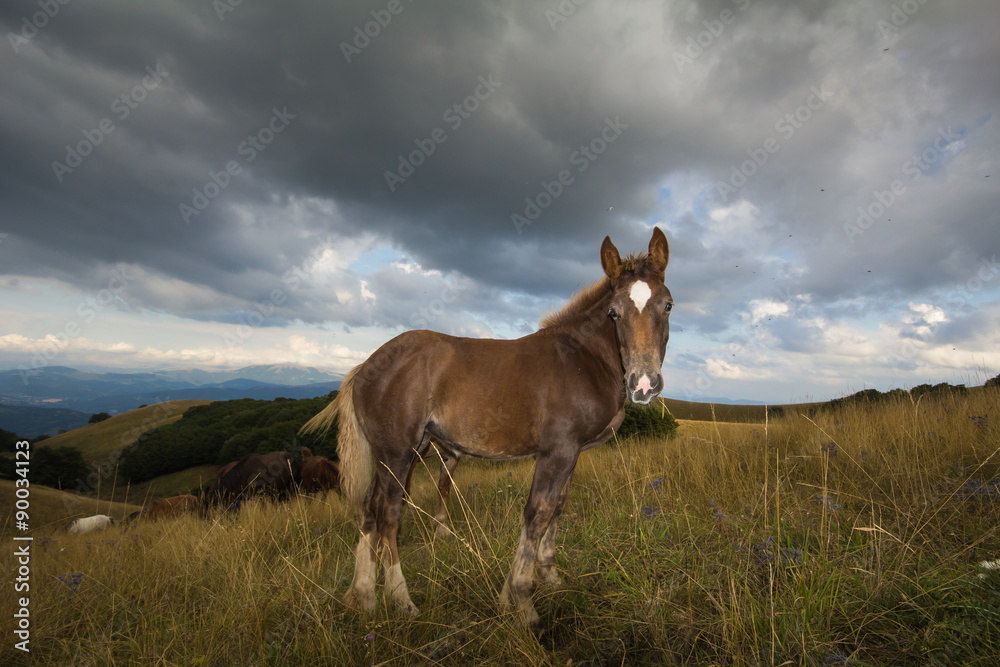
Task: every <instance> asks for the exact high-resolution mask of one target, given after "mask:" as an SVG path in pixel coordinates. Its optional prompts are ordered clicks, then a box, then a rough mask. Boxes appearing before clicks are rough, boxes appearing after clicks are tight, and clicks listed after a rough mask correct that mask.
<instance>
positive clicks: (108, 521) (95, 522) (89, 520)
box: [66, 514, 115, 535]
mask: <svg viewBox="0 0 1000 667" xmlns="http://www.w3.org/2000/svg"><path fill="white" fill-rule="evenodd" d="M114 524H115V520H114V519H113V518H111V517H110V516H108V515H107V514H95V515H94V516H88V517H83V518H82V519H74V520H73V521H70V522H69V523H68V524H66V532H67V533H69V534H70V535H83V534H85V533H93V532H96V531H98V530H104V529H105V528H107V527H108V526H113V525H114Z"/></svg>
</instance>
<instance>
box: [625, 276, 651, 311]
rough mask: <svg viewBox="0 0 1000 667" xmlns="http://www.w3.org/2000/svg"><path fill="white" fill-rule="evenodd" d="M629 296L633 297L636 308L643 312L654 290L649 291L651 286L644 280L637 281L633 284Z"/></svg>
mask: <svg viewBox="0 0 1000 667" xmlns="http://www.w3.org/2000/svg"><path fill="white" fill-rule="evenodd" d="M628 295H629V296H630V297H632V301H633V302H634V303H635V307H636V308H638V309H639V312H640V313H641V312H642V309H643V308H645V307H646V302H647V301H649V297H651V296H652V295H653V290H651V289H649V284H647V283H646V281H644V280H637V281H635V282H634V283H632V289H631V290H629V293H628Z"/></svg>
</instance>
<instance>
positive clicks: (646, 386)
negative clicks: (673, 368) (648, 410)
mask: <svg viewBox="0 0 1000 667" xmlns="http://www.w3.org/2000/svg"><path fill="white" fill-rule="evenodd" d="M625 387H626V389H627V390H628V395H629V399H630V400H631V401H632V402H633V403H636V404H638V405H648V404H649V402H650V401H652V400H653V398H654V397H655V396H656V395H657V394H659V393H660V391H661V390H662V389H663V375H661V374H660V373H654V374H653V377H652V378H650V376H649V375H648V374H647V373H642V374H641V375H640V374H638V373H630V374H629V376H628V379H627V381H626V383H625Z"/></svg>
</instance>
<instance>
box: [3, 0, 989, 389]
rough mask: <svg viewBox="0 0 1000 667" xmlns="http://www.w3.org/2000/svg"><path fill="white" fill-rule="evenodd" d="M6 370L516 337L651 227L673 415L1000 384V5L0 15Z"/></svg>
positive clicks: (359, 351) (13, 6)
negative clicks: (604, 245)
mask: <svg viewBox="0 0 1000 667" xmlns="http://www.w3.org/2000/svg"><path fill="white" fill-rule="evenodd" d="M0 27H2V32H3V35H4V36H5V41H6V43H5V44H3V45H0V91H2V94H0V155H2V160H0V202H2V207H0V211H2V213H0V368H18V367H27V368H30V367H37V366H45V365H66V366H75V367H80V368H87V369H109V368H120V369H139V368H146V369H151V368H167V367H204V368H208V367H239V366H244V365H249V364H256V363H297V364H303V365H310V366H317V367H321V368H326V369H329V370H335V371H344V370H347V369H348V368H350V367H351V366H353V365H355V364H357V363H359V362H361V361H363V360H364V359H365V358H366V357H367V355H368V354H369V353H370V352H371V351H373V350H374V349H375V348H377V347H378V346H379V345H380V344H382V343H383V342H385V341H386V340H388V339H390V338H392V337H393V336H395V335H397V334H398V333H400V332H402V331H404V330H406V329H411V328H430V329H435V330H439V331H443V332H447V333H452V334H457V335H466V336H493V337H503V338H511V337H518V336H522V335H525V334H527V333H530V332H532V331H534V330H535V329H536V328H537V324H538V321H539V319H540V318H541V317H543V316H544V315H545V314H546V313H547V312H549V311H551V310H553V309H555V308H558V307H559V305H560V304H562V303H563V302H564V301H565V300H566V299H567V298H568V297H570V296H571V295H572V294H573V293H574V292H575V291H576V290H578V289H580V288H582V287H584V286H585V285H587V284H589V283H590V282H592V281H594V280H596V279H598V278H599V277H600V276H601V268H600V262H599V258H598V251H599V248H600V244H601V241H602V240H603V238H604V236H605V235H607V234H610V235H611V238H612V240H613V241H614V242H615V243H616V244H617V246H618V248H619V249H620V250H621V251H622V252H623V253H625V252H629V251H633V250H641V249H645V247H646V245H647V244H648V241H649V237H650V234H651V229H652V227H653V226H659V227H660V228H661V229H663V231H664V232H665V233H666V235H667V238H668V240H669V242H670V247H671V261H670V265H669V266H668V268H667V272H666V282H667V285H668V286H669V287H670V289H671V292H672V293H673V295H674V299H675V301H676V308H674V311H673V314H672V316H671V318H672V324H673V326H672V332H671V334H672V335H671V339H670V344H669V346H668V348H667V358H666V361H665V363H664V377H665V381H666V388H665V390H664V394H665V395H667V396H671V397H676V398H687V399H692V400H698V399H699V398H703V397H719V396H724V397H729V398H734V399H755V400H761V401H768V402H791V401H802V400H824V399H827V398H831V397H835V396H841V395H844V394H846V393H851V392H853V391H857V390H860V389H864V388H868V387H875V388H878V389H883V390H885V389H888V388H891V387H910V386H914V385H916V384H921V383H924V382H942V381H948V382H969V383H972V384H981V383H982V382H983V381H984V380H985V379H987V378H989V377H992V376H993V375H996V374H997V373H998V372H1000V343H998V337H997V332H998V331H1000V264H998V263H997V262H998V254H1000V224H998V222H1000V169H997V159H998V157H997V156H1000V131H998V119H997V118H996V117H995V114H996V111H997V106H998V103H1000V76H998V75H997V63H998V62H1000V39H998V38H997V31H998V29H1000V3H996V2H988V1H985V0H952V1H949V2H947V3H945V2H941V1H938V0H927V1H926V2H924V1H922V0H906V1H900V2H895V3H892V2H888V1H874V0H872V1H868V2H864V1H853V0H840V1H838V0H832V1H829V2H825V1H819V0H813V1H805V2H796V3H791V2H785V1H783V0H782V1H778V0H774V1H768V0H738V1H735V0H711V1H709V0H706V1H694V0H677V1H674V2H661V1H659V0H657V1H655V2H625V1H617V2H611V1H607V2H603V1H600V0H586V1H581V0H576V2H573V1H571V0H562V1H561V2H560V1H558V0H548V1H545V0H541V1H539V2H531V3H528V2H504V1H500V0H498V1H495V2H457V1H456V2H432V1H430V0H414V1H411V0H398V1H397V0H391V1H389V0H384V1H383V0H376V1H375V2H336V3H335V2H322V3H320V2H280V3H279V2H273V3H270V2H268V3H251V2H249V1H244V2H242V3H237V2H236V0H216V1H215V2H214V3H209V2H141V3H133V2H81V1H75V2H69V3H67V4H65V5H60V4H58V3H57V2H55V1H54V0H52V1H51V2H45V1H44V0H43V1H41V2H39V1H38V0H36V1H33V2H27V1H24V2H5V3H3V4H2V5H0Z"/></svg>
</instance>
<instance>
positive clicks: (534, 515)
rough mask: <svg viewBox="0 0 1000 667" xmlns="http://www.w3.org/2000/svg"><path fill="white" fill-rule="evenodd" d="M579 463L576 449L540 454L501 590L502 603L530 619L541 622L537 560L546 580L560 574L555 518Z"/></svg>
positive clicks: (533, 621) (532, 621)
mask: <svg viewBox="0 0 1000 667" xmlns="http://www.w3.org/2000/svg"><path fill="white" fill-rule="evenodd" d="M575 465H576V455H575V453H574V454H573V455H561V456H560V455H553V454H549V455H546V456H544V457H543V456H539V458H538V461H537V463H536V464H535V475H534V479H533V480H532V483H531V492H530V493H529V494H528V503H527V504H526V505H525V507H524V525H523V527H522V529H521V538H520V540H519V541H518V545H517V552H516V553H515V554H514V562H513V563H512V564H511V567H510V574H509V575H507V581H506V582H505V583H504V586H503V590H502V591H501V592H500V606H501V607H502V608H505V609H514V610H516V611H517V612H518V613H519V614H520V615H521V618H522V620H524V621H525V622H527V623H532V624H533V623H537V622H538V612H536V611H535V606H534V604H533V603H532V601H531V587H532V583H533V576H534V572H535V564H536V561H540V571H541V573H542V575H543V577H544V578H545V579H546V580H551V579H552V577H554V578H555V579H558V578H559V575H558V573H556V572H555V554H554V551H555V531H556V527H555V521H554V519H555V518H556V517H558V515H559V512H560V511H561V510H562V506H563V503H564V502H565V501H566V490H567V489H568V488H569V482H570V478H571V477H572V475H573V468H574V466H575ZM550 529H551V532H550ZM543 538H545V539H544V540H543Z"/></svg>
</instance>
